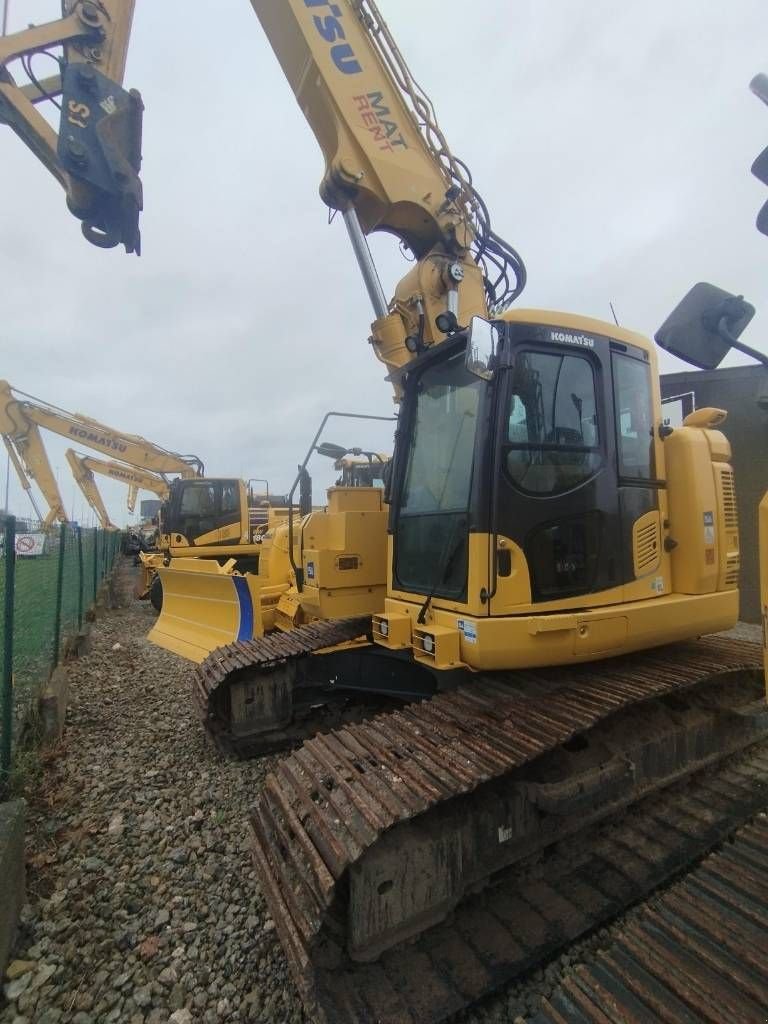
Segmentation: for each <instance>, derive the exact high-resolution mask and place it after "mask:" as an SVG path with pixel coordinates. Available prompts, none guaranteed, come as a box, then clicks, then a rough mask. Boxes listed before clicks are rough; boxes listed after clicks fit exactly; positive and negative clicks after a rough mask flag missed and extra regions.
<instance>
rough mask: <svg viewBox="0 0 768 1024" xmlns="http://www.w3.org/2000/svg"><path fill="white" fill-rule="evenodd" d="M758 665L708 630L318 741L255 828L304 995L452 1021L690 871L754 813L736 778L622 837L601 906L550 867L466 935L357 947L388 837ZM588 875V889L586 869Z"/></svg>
mask: <svg viewBox="0 0 768 1024" xmlns="http://www.w3.org/2000/svg"><path fill="white" fill-rule="evenodd" d="M759 666H760V651H759V648H758V647H757V645H754V644H748V643H745V642H742V641H736V640H728V639H721V638H711V639H705V640H700V641H695V642H691V643H685V644H678V645H675V646H674V647H670V648H664V649H657V650H652V651H648V652H643V653H640V654H633V655H631V656H626V657H622V658H616V659H612V660H611V661H605V662H601V663H598V664H594V663H593V664H591V665H588V666H577V667H569V668H558V669H552V670H545V671H536V672H531V673H526V672H518V673H505V674H496V675H493V676H478V677H475V678H474V679H473V680H472V681H471V682H469V683H467V684H466V685H464V686H461V687H459V688H457V689H455V690H453V691H451V692H447V693H444V694H441V695H439V696H437V697H435V698H433V699H432V700H430V701H425V702H422V703H419V704H413V705H409V706H406V707H404V708H402V709H401V710H398V711H396V712H394V713H392V714H388V715H383V716H380V717H377V718H374V719H372V720H371V721H369V722H367V723H364V724H361V725H356V726H350V727H347V728H344V729H340V730H338V731H336V732H333V733H330V734H328V735H323V736H316V737H314V738H313V739H311V740H309V741H308V742H306V743H305V744H304V745H303V746H302V747H301V748H300V749H299V750H297V751H296V752H295V753H293V754H292V755H290V756H289V757H287V758H286V759H285V760H283V761H282V762H281V763H280V764H279V765H278V766H277V768H276V770H275V772H274V773H273V774H272V775H270V776H269V778H268V780H267V783H266V785H265V788H264V790H263V792H262V794H261V795H260V797H259V799H258V801H257V804H256V806H255V808H254V811H253V813H252V816H251V824H252V829H253V836H254V856H255V862H256V867H257V873H258V876H259V879H260V881H261V883H262V887H263V889H264V891H265V894H266V897H267V900H268V903H269V905H270V909H271V912H272V916H273V919H274V920H275V923H276V925H277V929H278V934H279V936H280V939H281V942H282V944H283V947H284V949H285V952H286V954H287V957H288V961H289V964H290V966H291V969H292V972H293V974H294V977H295V979H296V981H297V984H298V987H299V989H300V991H301V992H302V995H303V996H304V998H305V1001H306V1002H307V1004H308V1005H310V1006H313V1007H314V1008H315V1009H316V1010H317V1009H319V1011H320V1012H321V1014H325V1018H326V1019H327V1020H329V1021H331V1020H332V1021H350V1022H352V1021H354V1022H366V1024H367V1022H370V1024H374V1022H380V1024H386V1022H391V1024H395V1022H397V1024H400V1022H410V1021H414V1022H415V1021H419V1022H422V1021H423V1022H427V1021H430V1022H432V1021H435V1022H436V1021H440V1020H443V1019H445V1018H446V1017H447V1016H449V1015H450V1014H452V1013H455V1012H457V1011H458V1010H460V1009H462V1008H463V1007H465V1006H466V1005H468V1004H469V1003H471V1002H473V1001H475V1000H476V999H478V998H480V997H481V996H482V995H484V994H486V993H487V992H489V991H491V990H493V989H494V988H496V987H498V985H500V984H502V983H503V982H504V981H505V980H508V979H509V978H510V977H514V976H516V974H519V973H520V971H521V970H525V969H528V968H529V967H530V966H532V965H533V964H534V963H536V962H538V961H539V960H540V959H541V957H542V956H544V955H545V954H546V952H547V950H549V951H550V952H551V951H552V950H554V949H556V948H559V947H560V946H561V945H562V944H563V942H566V941H570V939H571V938H575V937H576V935H578V934H581V933H582V932H583V931H584V930H585V929H588V928H589V927H592V926H593V925H594V923H595V920H597V919H600V920H601V919H604V916H603V917H601V916H600V915H601V914H603V915H604V914H608V913H616V912H617V911H618V908H619V907H623V906H626V905H627V904H628V903H629V902H632V900H634V899H637V898H640V897H641V896H642V895H645V893H646V892H647V891H648V885H649V884H650V885H651V886H652V885H654V884H659V880H660V877H668V872H669V871H675V870H679V869H680V868H681V867H682V866H684V865H685V864H686V863H687V862H688V861H687V860H686V858H688V859H690V857H691V856H696V855H698V854H699V853H701V852H703V851H702V847H701V843H702V841H703V840H702V836H703V835H704V833H706V832H707V829H710V832H709V833H707V835H708V836H709V840H708V841H710V845H711V840H712V837H713V835H717V836H721V835H722V827H725V826H724V825H723V823H730V824H731V825H732V824H733V822H734V820H737V821H738V819H734V818H733V817H732V816H731V817H729V814H730V813H731V811H732V810H733V808H735V807H738V808H740V809H741V812H740V813H742V814H743V813H744V812H745V808H746V809H748V810H751V811H752V812H753V811H754V809H755V804H754V802H753V797H752V796H750V798H749V799H748V800H747V801H746V804H745V803H744V802H743V801H742V802H740V798H739V781H738V779H736V781H734V780H733V779H732V780H731V781H730V782H726V783H724V785H725V787H726V791H727V796H726V798H725V799H722V798H721V797H720V796H719V795H718V791H717V787H716V786H715V787H714V795H713V793H709V794H708V795H707V796H706V797H704V798H700V799H699V800H698V803H697V800H696V799H694V800H693V801H692V802H691V804H690V806H689V807H688V809H687V825H686V824H685V823H684V824H683V825H682V826H680V827H678V826H677V825H675V824H674V823H673V821H672V820H671V818H672V816H670V820H668V821H667V822H666V823H665V825H664V827H663V829H659V830H658V831H660V832H661V836H659V835H657V834H656V830H654V829H653V828H651V829H647V830H646V832H645V833H644V834H643V833H642V829H641V831H640V833H637V832H636V833H635V834H634V835H630V837H629V838H628V839H627V840H626V843H625V849H619V850H618V851H617V850H613V852H612V853H611V854H608V855H606V857H605V871H604V880H603V883H602V885H603V888H602V889H599V887H597V888H596V892H595V893H593V895H594V897H595V900H596V903H597V905H604V906H603V910H602V911H600V912H599V913H597V912H593V910H589V911H588V910H587V909H586V908H585V907H584V906H583V907H581V908H580V907H578V906H576V905H575V902H574V900H573V899H572V898H571V897H569V896H568V895H567V894H568V891H569V890H568V889H567V888H562V887H561V888H560V892H559V894H558V893H557V892H554V891H553V887H552V885H551V880H550V879H549V877H547V878H546V879H542V880H541V881H540V884H539V890H538V891H539V904H538V905H537V902H536V899H535V898H534V899H531V898H529V895H526V897H525V899H523V898H522V897H521V896H520V894H515V892H514V891H513V890H504V891H503V892H502V891H501V890H499V891H498V892H495V893H494V902H493V904H492V905H491V906H488V907H484V906H483V901H482V899H478V900H475V901H472V900H470V901H469V907H468V908H467V907H465V908H464V909H463V911H462V916H461V920H462V922H463V925H462V927H463V929H464V931H463V932H462V931H461V930H460V929H459V930H458V931H457V930H456V928H453V929H451V928H448V929H447V930H446V928H445V927H442V928H440V927H439V926H438V927H437V928H432V929H431V930H428V931H425V932H424V933H422V935H420V936H417V941H416V942H415V943H410V944H407V945H406V944H401V945H400V946H395V948H393V949H389V950H388V951H387V952H385V953H384V955H383V956H381V957H380V958H379V959H378V960H377V962H374V963H368V964H360V963H352V962H350V961H349V959H348V958H347V957H346V956H345V950H346V946H347V945H348V922H347V921H346V919H345V906H344V900H345V898H346V893H347V887H348V886H349V884H350V883H349V880H350V875H351V872H352V870H353V869H354V868H356V866H357V865H358V864H359V863H360V862H361V861H362V859H363V858H364V856H365V855H366V854H367V853H368V852H369V851H371V850H372V849H375V848H376V847H377V844H379V843H380V842H381V841H382V839H383V838H384V837H387V836H388V835H389V834H390V833H392V834H397V833H396V829H397V828H399V827H402V826H404V825H405V824H406V823H408V822H411V821H417V822H418V820H419V819H424V818H425V816H426V815H427V814H428V813H433V812H434V811H435V809H436V808H437V809H439V808H441V807H445V806H449V805H450V804H451V801H455V800H457V798H460V797H462V796H466V795H467V794H470V793H475V792H478V791H480V790H481V789H482V788H483V787H485V784H486V783H490V782H492V781H494V780H498V779H503V778H504V777H505V776H508V775H509V774H510V773H512V772H514V771H516V770H518V769H521V768H522V767H524V766H526V765H528V764H529V763H531V762H534V761H535V760H536V759H537V758H539V757H541V756H542V755H543V754H545V753H547V752H549V751H552V750H553V749H555V748H557V747H559V746H560V745H562V744H564V743H566V742H567V741H569V740H571V739H573V737H575V736H576V735H577V734H581V733H584V732H586V731H588V730H590V729H592V728H593V727H594V726H596V725H598V724H599V723H601V722H603V721H605V720H607V719H610V718H611V717H612V716H614V715H615V714H616V713H617V712H619V711H624V710H626V709H627V708H628V707H632V706H636V705H641V704H647V703H648V702H651V701H654V700H656V699H658V698H663V697H665V696H668V695H670V694H673V693H678V692H683V691H685V690H687V689H692V688H694V687H696V686H697V684H700V683H702V681H704V680H710V679H712V678H713V677H717V676H725V675H728V674H730V673H738V672H744V671H747V672H752V671H757V669H758V668H759ZM762 770H763V771H764V770H765V765H763V769H762ZM753 781H754V780H753V779H751V782H753ZM729 787H730V788H729ZM750 793H752V790H750ZM718 801H719V804H720V805H721V806H720V811H721V813H719V814H716V815H715V816H714V819H712V818H711V817H710V816H709V813H708V810H707V805H708V806H709V808H711V807H712V806H714V805H715V804H717V803H718ZM729 808H730V810H729ZM740 820H741V821H743V820H744V818H743V817H742V818H741V819H740ZM717 822H720V825H719V826H718V825H717ZM718 828H720V829H721V831H720V832H718ZM712 829H714V830H715V831H714V833H713V832H712V831H711V830H712ZM686 836H687V837H688V839H690V837H695V841H694V840H693V839H691V840H690V842H689V841H688V839H686ZM500 841H501V839H500ZM697 843H698V844H699V845H698V846H697V845H696V844H697ZM665 844H666V845H665ZM707 848H708V847H707V846H705V847H704V849H707ZM665 850H666V851H667V852H666V853H665ZM669 850H671V851H672V853H670V852H669ZM693 850H695V851H696V852H692V851H693ZM681 851H683V852H681ZM652 864H656V865H657V869H656V870H655V871H654V870H651V869H650V868H649V865H652ZM659 864H661V865H662V866H663V867H664V870H663V871H661V876H660V875H659V870H658V865H659ZM665 871H666V872H667V874H665V873H664V872H665ZM628 879H629V880H631V881H632V885H630V886H627V884H626V883H627V880H628ZM573 884H574V885H575V884H576V882H575V881H574V883H573ZM579 885H580V886H581V889H582V891H584V890H585V887H586V889H589V888H590V882H589V880H588V879H586V878H583V877H582V878H581V879H580V881H579ZM612 886H613V891H612V890H611V887H612ZM633 886H634V887H633ZM598 897H600V898H598ZM576 902H578V901H576ZM586 902H589V901H586ZM609 907H611V908H612V909H611V910H609V909H608V908H609ZM456 913H457V915H458V910H457V911H456ZM537 935H538V939H537V938H536V936H537ZM521 937H524V938H521ZM434 950H437V951H438V952H437V954H435V952H434ZM516 951H517V954H518V955H516Z"/></svg>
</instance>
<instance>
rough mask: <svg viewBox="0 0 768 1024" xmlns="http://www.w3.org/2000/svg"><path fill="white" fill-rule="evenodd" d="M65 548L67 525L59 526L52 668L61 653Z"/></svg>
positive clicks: (57, 661) (56, 663)
mask: <svg viewBox="0 0 768 1024" xmlns="http://www.w3.org/2000/svg"><path fill="white" fill-rule="evenodd" d="M66 546H67V525H66V523H61V524H60V525H59V565H58V569H57V575H56V623H55V625H54V627H53V629H54V632H53V667H54V668H56V666H57V665H58V664H59V652H60V651H61V606H62V600H63V597H64V553H65V551H66Z"/></svg>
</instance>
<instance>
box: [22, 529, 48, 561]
mask: <svg viewBox="0 0 768 1024" xmlns="http://www.w3.org/2000/svg"><path fill="white" fill-rule="evenodd" d="M43 554H45V534H44V533H19V534H17V535H16V555H17V557H19V558H31V557H32V556H33V555H43Z"/></svg>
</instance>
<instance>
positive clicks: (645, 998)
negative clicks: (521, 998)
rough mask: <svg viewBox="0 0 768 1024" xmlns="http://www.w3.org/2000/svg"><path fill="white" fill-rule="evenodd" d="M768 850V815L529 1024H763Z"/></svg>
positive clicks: (767, 1015)
mask: <svg viewBox="0 0 768 1024" xmlns="http://www.w3.org/2000/svg"><path fill="white" fill-rule="evenodd" d="M766 850H768V817H766V815H765V814H762V815H760V816H759V817H758V818H757V819H756V820H755V821H754V822H753V823H752V824H750V825H748V826H746V827H744V828H742V829H741V830H740V831H739V832H738V833H737V834H736V835H735V837H734V838H733V839H732V840H731V841H729V842H727V843H726V844H725V845H724V846H723V848H722V849H721V850H719V851H718V852H716V853H713V854H711V855H710V856H709V857H707V858H706V859H705V860H704V861H703V862H702V863H701V864H700V865H699V866H698V867H697V868H695V869H694V870H693V871H691V872H690V873H689V874H688V875H687V876H686V877H685V879H684V880H683V881H681V882H680V883H678V884H677V885H674V886H673V887H672V888H671V889H670V890H669V891H668V892H666V893H665V894H664V895H663V896H661V897H660V898H659V899H658V901H656V902H655V905H654V906H651V907H647V908H645V909H643V910H642V912H641V913H640V914H639V915H638V918H637V919H636V920H634V921H633V922H632V923H630V924H628V925H627V926H626V928H624V929H623V930H622V931H621V933H620V934H619V935H618V937H617V938H615V939H614V940H613V941H612V942H611V944H610V946H609V947H608V948H607V949H606V950H603V951H601V952H600V953H599V954H598V955H597V956H596V957H595V958H594V959H590V961H589V962H588V963H585V964H581V965H580V966H579V967H577V968H576V969H575V971H574V972H573V973H572V974H571V975H570V977H569V978H567V979H566V980H565V981H564V982H563V983H562V984H561V985H560V987H559V988H558V990H557V991H556V992H555V994H554V995H553V996H552V997H551V998H550V999H548V1000H544V1001H543V1002H542V1006H541V1009H540V1010H539V1012H538V1013H537V1014H536V1015H535V1016H534V1017H533V1019H532V1021H531V1024H564V1022H568V1024H602V1022H604V1021H606V1020H608V1021H627V1022H634V1021H642V1022H643V1024H670V1022H675V1024H722V1022H723V1021H729V1022H732V1024H763V1022H764V1021H765V1020H766V1019H768V854H767V853H766Z"/></svg>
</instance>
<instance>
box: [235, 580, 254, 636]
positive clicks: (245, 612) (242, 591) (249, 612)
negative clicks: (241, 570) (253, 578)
mask: <svg viewBox="0 0 768 1024" xmlns="http://www.w3.org/2000/svg"><path fill="white" fill-rule="evenodd" d="M232 582H233V583H234V584H235V593H236V594H237V600H238V601H239V603H240V626H239V627H238V630H237V639H238V640H252V639H253V601H252V600H251V592H250V590H249V589H248V580H247V579H246V578H245V576H233V577H232Z"/></svg>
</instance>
